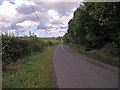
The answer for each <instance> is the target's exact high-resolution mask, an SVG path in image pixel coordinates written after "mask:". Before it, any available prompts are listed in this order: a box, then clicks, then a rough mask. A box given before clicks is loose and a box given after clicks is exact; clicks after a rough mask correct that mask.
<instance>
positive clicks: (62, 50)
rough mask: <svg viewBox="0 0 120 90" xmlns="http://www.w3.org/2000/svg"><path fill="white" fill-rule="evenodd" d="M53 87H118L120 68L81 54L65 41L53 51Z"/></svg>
mask: <svg viewBox="0 0 120 90" xmlns="http://www.w3.org/2000/svg"><path fill="white" fill-rule="evenodd" d="M52 67H53V68H54V70H53V71H54V75H52V78H53V79H54V80H53V85H52V87H53V88H55V87H58V88H118V68H117V67H115V66H111V65H108V64H105V63H103V62H100V61H98V60H94V59H93V58H91V57H89V56H87V55H84V54H80V53H78V52H76V51H74V50H72V49H70V48H68V47H66V46H65V45H64V44H63V42H61V45H59V46H58V47H57V48H56V49H55V50H54V52H53V55H52Z"/></svg>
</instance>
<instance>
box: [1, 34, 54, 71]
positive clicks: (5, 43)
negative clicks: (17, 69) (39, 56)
mask: <svg viewBox="0 0 120 90" xmlns="http://www.w3.org/2000/svg"><path fill="white" fill-rule="evenodd" d="M53 45H54V43H53V42H52V41H50V40H42V39H40V38H37V37H22V38H19V37H9V36H7V35H3V36H2V69H3V71H5V70H7V69H8V65H9V64H11V63H14V62H17V61H18V60H20V59H21V58H23V57H25V56H30V55H31V53H33V52H42V51H43V50H44V49H45V48H47V47H50V46H53Z"/></svg>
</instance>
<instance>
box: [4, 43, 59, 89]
mask: <svg viewBox="0 0 120 90" xmlns="http://www.w3.org/2000/svg"><path fill="white" fill-rule="evenodd" d="M56 46H57V44H56V45H54V46H52V47H49V48H46V49H44V51H42V52H35V53H32V54H31V55H30V56H26V57H24V58H22V59H20V60H19V61H17V62H16V63H14V64H13V65H11V66H10V69H12V71H7V72H4V73H3V77H2V87H3V88H51V78H50V77H51V75H50V74H51V73H50V71H51V70H50V59H51V54H52V51H53V49H54V48H56Z"/></svg>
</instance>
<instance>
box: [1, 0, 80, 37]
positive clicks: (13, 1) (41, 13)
mask: <svg viewBox="0 0 120 90" xmlns="http://www.w3.org/2000/svg"><path fill="white" fill-rule="evenodd" d="M33 1H34V0H32V1H30V0H1V1H0V27H1V29H0V30H1V31H2V33H3V34H4V33H5V32H7V33H8V34H10V35H11V34H13V33H14V35H16V36H24V35H29V31H31V32H32V33H34V34H35V35H37V36H38V37H53V36H54V37H57V36H63V35H64V34H65V33H66V32H67V28H68V22H69V20H70V19H71V18H72V17H73V13H74V11H75V10H76V9H77V8H78V7H79V3H78V2H33Z"/></svg>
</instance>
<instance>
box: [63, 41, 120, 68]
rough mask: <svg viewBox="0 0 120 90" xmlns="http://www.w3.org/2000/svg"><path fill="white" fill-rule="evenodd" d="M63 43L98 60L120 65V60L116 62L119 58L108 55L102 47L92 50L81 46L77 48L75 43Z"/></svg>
mask: <svg viewBox="0 0 120 90" xmlns="http://www.w3.org/2000/svg"><path fill="white" fill-rule="evenodd" d="M65 45H66V46H68V47H69V48H72V49H74V50H76V51H78V52H80V53H83V54H87V55H88V56H91V57H93V58H95V59H97V60H99V61H102V62H105V63H109V64H111V65H114V66H119V65H120V62H119V63H118V60H119V58H118V57H115V56H110V55H109V54H108V53H107V52H105V51H104V50H103V49H100V50H97V49H94V50H90V51H86V50H84V49H83V48H82V47H79V48H78V47H77V46H76V45H72V44H66V43H65Z"/></svg>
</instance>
